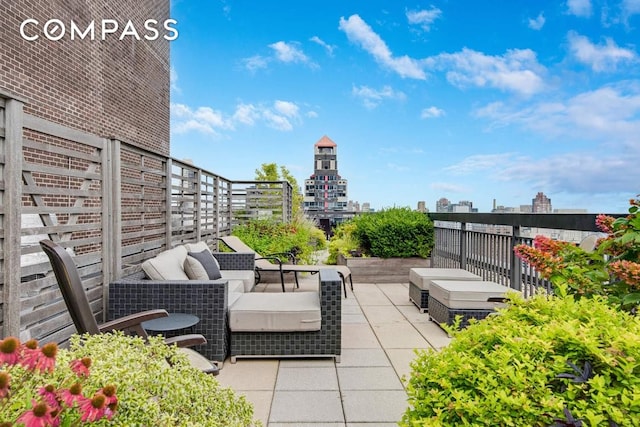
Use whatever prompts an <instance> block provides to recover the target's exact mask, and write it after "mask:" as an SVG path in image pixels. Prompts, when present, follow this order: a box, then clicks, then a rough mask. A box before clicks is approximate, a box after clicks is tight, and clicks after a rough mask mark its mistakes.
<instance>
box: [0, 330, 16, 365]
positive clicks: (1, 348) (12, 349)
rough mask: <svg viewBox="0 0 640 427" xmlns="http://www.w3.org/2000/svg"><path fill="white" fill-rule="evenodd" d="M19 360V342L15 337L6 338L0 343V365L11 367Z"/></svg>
mask: <svg viewBox="0 0 640 427" xmlns="http://www.w3.org/2000/svg"><path fill="white" fill-rule="evenodd" d="M19 358H20V340H19V339H18V338H16V337H7V338H5V339H3V340H2V341H0V365H1V364H3V363H6V364H7V365H10V366H13V365H15V364H16V363H18V359H19Z"/></svg>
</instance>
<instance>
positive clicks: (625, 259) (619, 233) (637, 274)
mask: <svg viewBox="0 0 640 427" xmlns="http://www.w3.org/2000/svg"><path fill="white" fill-rule="evenodd" d="M630 203H631V206H630V207H629V215H627V216H626V217H622V218H618V219H614V218H612V217H608V216H605V215H599V216H598V218H597V220H596V223H597V225H598V227H599V228H600V229H601V230H602V231H603V232H604V233H607V236H606V237H605V238H602V239H600V240H599V241H598V244H597V246H596V248H595V250H594V251H592V252H587V251H584V250H582V249H581V248H579V247H576V246H575V245H573V244H571V243H568V242H562V241H556V240H552V239H549V238H547V237H544V236H537V237H536V238H535V240H534V242H533V243H534V244H533V247H530V246H528V245H518V246H516V248H515V252H516V255H518V256H519V257H520V258H522V259H523V260H524V261H525V262H527V263H528V264H530V265H531V266H533V267H534V268H535V269H536V270H537V271H538V272H539V273H540V275H541V276H542V277H544V278H547V279H549V280H550V281H551V283H552V284H553V285H554V291H555V292H556V293H557V294H560V295H564V294H571V295H575V296H576V297H590V296H593V295H604V296H606V297H607V298H608V299H609V301H610V302H611V303H612V304H614V305H616V306H618V307H621V308H623V309H627V310H630V311H636V310H637V307H638V305H640V200H637V199H636V200H631V201H630Z"/></svg>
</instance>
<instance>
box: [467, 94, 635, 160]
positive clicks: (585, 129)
mask: <svg viewBox="0 0 640 427" xmlns="http://www.w3.org/2000/svg"><path fill="white" fill-rule="evenodd" d="M476 115H477V116H478V117H483V118H487V119H489V120H490V121H491V122H492V126H493V127H500V126H509V125H517V126H522V127H524V128H526V129H529V130H533V131H535V132H537V133H539V134H540V135H542V136H544V137H545V138H550V139H561V138H566V137H571V138H580V139H583V140H586V141H599V142H603V143H606V144H608V145H612V146H617V147H621V146H629V147H636V148H638V149H640V145H639V143H638V135H640V83H638V82H636V83H622V84H618V85H610V86H604V87H601V88H599V89H597V90H594V91H589V92H584V93H581V94H578V95H576V96H574V97H572V98H570V99H568V100H566V101H557V102H539V103H536V104H532V105H530V106H528V107H526V108H523V109H516V108H510V107H508V106H506V105H505V104H502V103H493V104H489V105H487V106H486V107H484V108H481V109H479V110H477V111H476Z"/></svg>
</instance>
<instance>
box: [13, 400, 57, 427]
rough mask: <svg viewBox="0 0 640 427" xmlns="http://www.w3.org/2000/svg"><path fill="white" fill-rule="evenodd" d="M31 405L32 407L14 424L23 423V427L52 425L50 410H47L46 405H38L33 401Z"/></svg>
mask: <svg viewBox="0 0 640 427" xmlns="http://www.w3.org/2000/svg"><path fill="white" fill-rule="evenodd" d="M31 404H32V405H33V407H32V408H31V409H30V410H28V411H26V412H25V413H24V414H22V415H20V417H18V419H17V420H16V422H18V423H23V424H24V425H25V427H46V426H50V425H54V420H53V417H52V416H51V408H49V406H47V404H46V403H42V402H40V403H38V402H36V401H35V400H33V401H32V402H31Z"/></svg>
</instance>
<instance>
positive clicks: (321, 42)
mask: <svg viewBox="0 0 640 427" xmlns="http://www.w3.org/2000/svg"><path fill="white" fill-rule="evenodd" d="M309 41H312V42H314V43H317V44H319V45H320V46H322V47H323V48H325V49H326V50H327V53H328V54H329V56H333V50H334V49H335V48H336V47H335V46H332V45H330V44H328V43H326V42H325V41H324V40H322V39H321V38H320V37H318V36H313V37H311V38H310V39H309Z"/></svg>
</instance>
